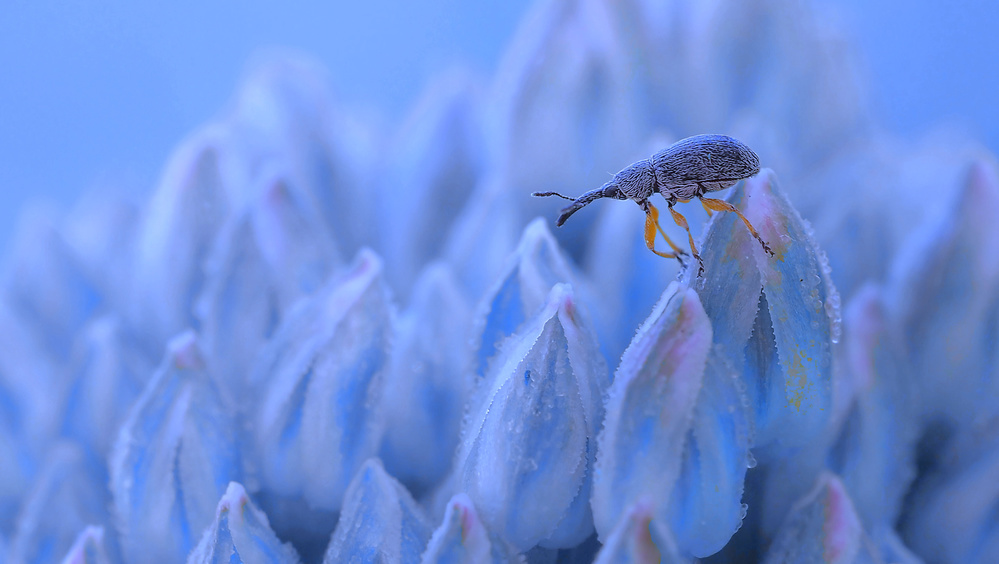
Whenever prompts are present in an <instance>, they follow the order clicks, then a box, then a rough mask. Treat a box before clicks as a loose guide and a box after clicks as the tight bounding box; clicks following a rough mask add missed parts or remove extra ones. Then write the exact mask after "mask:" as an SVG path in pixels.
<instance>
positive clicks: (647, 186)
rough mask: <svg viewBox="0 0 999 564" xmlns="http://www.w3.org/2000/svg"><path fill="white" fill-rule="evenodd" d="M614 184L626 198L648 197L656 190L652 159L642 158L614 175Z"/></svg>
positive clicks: (641, 198) (643, 198)
mask: <svg viewBox="0 0 999 564" xmlns="http://www.w3.org/2000/svg"><path fill="white" fill-rule="evenodd" d="M614 184H615V185H616V186H617V188H618V189H619V190H620V191H621V192H622V193H623V194H624V195H625V196H627V197H628V198H630V199H632V200H636V201H643V200H647V199H649V198H650V197H651V196H652V194H653V193H654V192H655V190H656V175H655V173H654V172H653V170H652V161H650V160H649V159H644V160H641V161H638V162H636V163H634V164H632V165H631V166H629V167H628V168H626V169H624V170H622V171H621V172H619V173H617V174H615V175H614Z"/></svg>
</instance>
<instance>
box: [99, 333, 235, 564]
mask: <svg viewBox="0 0 999 564" xmlns="http://www.w3.org/2000/svg"><path fill="white" fill-rule="evenodd" d="M230 410H231V406H227V405H226V404H225V403H224V400H223V396H222V395H221V393H220V391H219V390H218V388H217V387H216V385H215V384H214V382H213V381H212V380H211V378H210V376H209V375H208V373H207V372H206V370H205V363H204V360H203V357H202V354H201V351H200V350H199V348H198V345H197V344H196V342H195V336H194V334H193V333H190V332H188V333H184V334H182V335H180V336H178V337H176V338H175V339H173V340H172V341H171V343H170V345H169V347H168V351H167V356H166V359H165V360H164V362H163V364H162V365H161V366H160V368H159V369H158V371H157V373H156V375H155V376H153V379H152V380H151V381H150V382H149V384H148V385H147V386H146V388H145V390H143V392H142V395H141V396H139V399H138V400H137V401H136V403H135V404H134V405H133V407H132V410H131V412H130V413H129V415H128V418H127V419H126V420H125V423H124V425H123V426H122V428H121V431H120V432H119V434H118V440H117V442H116V444H115V446H114V450H113V451H112V453H111V462H110V472H111V494H112V497H113V499H114V513H115V518H116V522H117V526H118V530H119V533H120V536H121V544H122V553H123V555H124V557H125V558H126V559H128V560H148V561H155V562H179V561H182V560H183V559H184V558H185V557H186V556H187V554H188V552H190V551H191V548H193V547H194V545H195V543H196V542H197V535H198V534H199V533H200V531H202V530H203V529H204V528H205V527H206V526H208V524H209V523H210V522H211V521H212V517H213V515H214V514H215V501H212V500H213V499H218V498H220V497H221V496H222V493H223V492H224V491H225V488H226V485H227V484H228V483H229V481H230V480H238V479H240V478H241V474H242V461H241V457H240V452H239V449H238V446H237V443H236V424H235V420H234V417H233V415H232V413H231V411H230Z"/></svg>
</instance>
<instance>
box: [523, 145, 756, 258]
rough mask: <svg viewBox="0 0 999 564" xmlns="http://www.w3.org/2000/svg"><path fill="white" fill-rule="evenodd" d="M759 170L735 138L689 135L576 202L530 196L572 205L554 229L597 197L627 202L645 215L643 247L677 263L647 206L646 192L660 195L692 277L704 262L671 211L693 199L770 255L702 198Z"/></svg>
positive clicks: (722, 206) (725, 207)
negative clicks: (660, 246) (692, 266)
mask: <svg viewBox="0 0 999 564" xmlns="http://www.w3.org/2000/svg"><path fill="white" fill-rule="evenodd" d="M758 172H760V158H759V157H757V156H756V153H754V152H753V150H752V149H750V148H749V147H747V146H746V145H745V144H744V143H742V142H741V141H739V140H738V139H733V138H732V137H729V136H727V135H694V136H693V137H687V138H686V139H681V140H680V141H677V142H676V143H673V144H672V145H670V146H669V147H666V148H665V149H663V150H661V151H659V152H658V153H656V154H654V155H652V156H651V157H649V158H647V159H643V160H640V161H638V162H636V163H633V164H632V165H630V166H628V167H627V168H625V169H623V170H621V171H620V172H618V173H617V174H615V175H614V178H612V179H611V181H610V182H608V183H606V184H604V185H603V186H601V187H600V188H597V189H595V190H590V191H589V192H587V193H585V194H583V195H582V196H579V197H578V198H570V197H568V196H563V195H562V194H559V193H558V192H534V193H533V194H532V195H533V196H538V197H546V196H558V197H559V198H564V199H566V200H569V201H571V202H572V203H571V204H569V205H568V206H566V207H565V208H563V209H562V211H561V212H560V213H559V216H558V219H557V220H556V221H555V225H556V226H558V227H561V226H562V224H563V223H565V221H566V220H567V219H569V216H571V215H572V214H574V213H576V212H577V211H579V210H580V209H582V208H583V207H584V206H586V205H587V204H589V203H590V202H592V201H594V200H598V199H600V198H613V199H615V200H632V201H634V202H635V203H637V204H638V205H639V207H641V208H642V211H644V212H645V244H646V246H648V247H649V250H651V251H652V252H653V253H655V254H657V255H659V256H661V257H665V258H675V259H677V260H679V261H680V264H681V265H682V264H683V258H682V256H683V255H685V254H687V253H686V252H685V251H684V250H683V249H681V248H680V247H678V246H677V245H676V244H675V243H673V241H672V240H670V238H669V237H668V236H667V235H666V233H665V232H664V231H663V228H662V227H661V226H660V225H659V210H658V209H656V207H655V206H653V205H652V203H651V202H649V198H651V197H652V194H656V193H658V194H661V195H662V197H663V198H664V199H665V200H666V204H667V205H668V206H669V211H670V215H672V216H673V221H674V222H676V224H677V225H679V226H680V227H682V228H683V229H684V230H686V231H687V240H688V242H689V243H690V251H691V253H692V254H693V255H694V258H695V259H696V260H697V263H698V266H699V269H698V275H701V274H702V273H703V272H704V262H703V261H702V260H701V257H700V255H699V254H697V247H696V246H695V245H694V237H693V235H691V234H690V226H689V225H687V219H686V218H685V217H683V215H681V214H680V212H678V211H676V210H675V209H673V206H674V205H675V204H676V203H677V202H681V203H687V202H689V201H690V200H692V199H694V198H697V199H698V200H699V201H700V202H701V205H703V206H704V209H705V210H707V212H708V214H710V213H711V212H712V211H729V212H735V214H736V215H738V216H739V218H740V219H742V221H743V223H745V224H746V227H747V228H748V229H749V232H750V233H752V235H753V237H755V238H756V240H757V241H759V242H760V244H761V245H763V250H764V251H766V252H767V253H769V254H770V256H773V254H774V253H773V251H772V250H770V246H769V245H767V244H766V242H765V241H764V240H763V238H762V237H760V234H759V233H757V232H756V229H754V228H753V225H752V224H751V223H750V222H749V220H748V219H746V216H745V215H743V214H742V212H741V211H739V210H738V209H737V208H736V207H735V206H733V205H732V204H730V203H728V202H726V201H725V200H719V199H715V198H705V197H704V195H705V194H707V193H708V192H717V191H718V190H724V189H726V188H728V187H730V186H732V185H734V184H735V183H736V182H738V181H740V180H743V179H746V178H749V177H751V176H755V175H756V174H757V173H758ZM656 232H658V233H659V234H661V235H662V236H663V239H665V240H666V243H667V244H668V245H669V246H670V248H671V249H672V252H661V251H657V250H656V246H655V242H656Z"/></svg>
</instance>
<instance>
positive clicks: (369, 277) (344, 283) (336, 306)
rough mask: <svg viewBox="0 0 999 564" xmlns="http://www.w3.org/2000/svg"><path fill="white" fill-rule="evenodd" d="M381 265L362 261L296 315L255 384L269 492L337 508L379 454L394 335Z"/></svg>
mask: <svg viewBox="0 0 999 564" xmlns="http://www.w3.org/2000/svg"><path fill="white" fill-rule="evenodd" d="M381 272H382V269H381V260H380V259H379V258H378V257H377V256H376V255H375V254H374V253H372V252H370V251H362V252H361V253H360V254H359V255H358V257H357V259H356V260H355V262H354V265H353V266H352V267H351V268H350V269H349V270H348V271H347V272H345V273H343V274H342V275H340V276H337V277H335V278H334V279H333V280H331V281H330V282H329V284H328V285H327V286H326V287H325V288H323V289H322V290H320V291H319V292H318V293H317V294H316V296H314V297H312V298H310V299H308V300H305V301H302V302H300V303H299V304H298V305H297V306H296V307H295V308H294V310H293V311H291V312H289V314H288V315H287V316H286V319H285V321H284V322H283V323H282V325H281V327H280V328H279V329H278V331H277V333H276V335H275V337H274V339H273V340H272V342H271V343H270V344H269V345H268V347H267V350H265V351H264V353H263V354H262V360H261V362H260V364H259V365H258V366H257V370H256V372H255V376H254V383H255V385H256V386H259V388H258V389H260V390H261V391H262V395H261V400H260V404H259V406H258V409H257V411H256V413H255V414H254V417H255V429H254V432H255V440H256V448H257V451H256V459H257V464H258V465H259V468H260V473H261V479H262V486H263V488H264V489H265V490H268V491H270V492H272V493H275V494H277V495H280V496H287V497H292V498H298V497H303V496H304V498H305V499H306V500H307V501H308V504H309V505H310V506H312V507H314V508H319V509H325V510H331V511H336V510H338V509H339V508H340V505H341V503H342V502H343V495H344V492H345V491H346V489H347V485H348V484H349V483H350V479H351V478H352V477H353V475H354V473H355V472H356V471H357V469H358V468H360V466H361V464H362V463H363V462H364V461H365V460H367V459H368V458H369V457H371V456H373V455H375V454H377V452H378V447H379V444H380V442H381V436H382V429H383V423H382V418H381V416H380V415H379V412H380V401H381V390H382V373H383V370H384V367H385V364H386V362H387V356H388V355H387V351H386V349H387V345H388V340H389V336H390V334H391V327H392V322H391V318H390V312H389V306H388V303H387V295H386V292H385V289H384V287H383V285H382V279H381Z"/></svg>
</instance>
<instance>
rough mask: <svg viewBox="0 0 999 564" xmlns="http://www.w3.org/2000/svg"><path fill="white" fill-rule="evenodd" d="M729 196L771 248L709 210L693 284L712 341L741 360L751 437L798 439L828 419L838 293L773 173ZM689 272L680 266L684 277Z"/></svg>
mask: <svg viewBox="0 0 999 564" xmlns="http://www.w3.org/2000/svg"><path fill="white" fill-rule="evenodd" d="M729 200H730V201H731V202H732V203H733V204H734V205H735V206H736V207H738V208H739V209H741V210H742V211H743V213H745V214H746V217H747V218H748V219H749V221H750V222H751V223H752V224H753V225H754V226H755V227H756V229H757V230H758V231H759V233H760V235H761V236H762V237H763V240H764V241H766V242H767V244H768V245H769V246H770V248H771V249H772V250H773V251H774V253H775V256H773V257H771V256H769V255H768V254H766V253H765V252H764V251H763V249H762V247H761V245H760V244H759V243H758V242H756V241H755V240H754V239H753V238H752V237H751V236H749V233H748V231H747V229H746V226H745V225H744V224H743V223H742V221H740V220H739V218H738V217H737V216H736V215H735V214H733V213H718V214H715V218H714V219H713V220H712V222H711V223H710V224H709V226H708V229H707V233H706V235H705V239H704V241H703V244H702V249H701V256H702V257H703V259H704V264H705V278H703V279H702V280H700V281H699V282H698V283H697V286H696V289H697V291H698V293H699V294H700V296H701V301H702V302H703V304H704V310H705V311H706V312H707V314H708V317H709V318H710V319H711V323H712V326H713V327H714V328H715V331H716V335H715V342H716V343H718V344H719V345H721V346H722V349H723V352H724V354H725V355H726V356H727V357H728V358H729V360H730V361H731V362H732V364H733V365H734V366H736V367H739V366H744V368H743V370H742V372H743V379H744V382H745V385H746V392H747V394H748V396H749V401H750V411H751V414H752V416H753V424H754V428H755V444H756V445H757V446H758V447H760V448H761V449H762V448H766V447H769V446H779V447H784V448H793V447H797V446H801V445H803V444H806V443H808V442H809V441H810V440H812V439H813V438H814V437H816V436H817V435H818V434H820V433H821V432H822V430H823V428H824V427H825V425H826V424H827V423H828V420H829V417H830V413H831V407H832V391H831V382H832V357H833V343H835V342H837V341H838V339H839V332H840V327H839V324H840V319H839V315H840V314H839V294H837V293H836V289H835V288H834V287H833V285H832V281H831V280H830V279H829V269H828V264H827V261H826V259H825V255H824V254H823V253H822V251H821V250H819V249H818V247H817V245H816V243H815V240H814V238H813V237H812V235H811V230H810V228H809V227H808V225H807V224H806V223H805V222H804V221H803V220H802V219H801V217H800V216H799V215H798V212H797V211H795V210H794V208H793V207H792V206H791V204H790V202H788V200H787V198H786V197H785V196H784V195H783V193H781V192H780V190H779V189H778V188H777V185H776V179H775V177H774V174H773V172H772V171H769V170H764V171H763V172H761V173H760V174H758V175H757V176H755V177H753V178H751V179H749V180H747V181H746V182H745V184H744V185H742V186H740V187H739V188H737V189H736V190H735V191H734V192H733V193H732V195H731V196H730V198H729ZM695 270H696V269H688V271H687V272H686V273H685V275H686V278H687V279H688V280H689V279H690V278H691V277H692V276H693V275H694V272H695ZM760 285H762V290H763V291H762V293H761V292H759V291H757V290H756V288H758V287H760Z"/></svg>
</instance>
